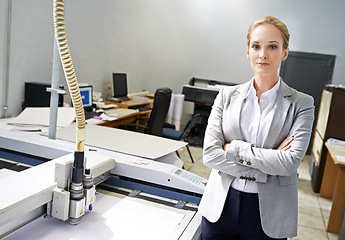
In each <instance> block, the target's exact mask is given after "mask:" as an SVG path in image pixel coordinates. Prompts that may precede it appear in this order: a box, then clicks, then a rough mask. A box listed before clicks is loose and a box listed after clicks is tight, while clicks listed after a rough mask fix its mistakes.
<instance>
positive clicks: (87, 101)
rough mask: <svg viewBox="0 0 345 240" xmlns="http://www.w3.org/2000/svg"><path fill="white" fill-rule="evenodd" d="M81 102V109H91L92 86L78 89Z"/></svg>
mask: <svg viewBox="0 0 345 240" xmlns="http://www.w3.org/2000/svg"><path fill="white" fill-rule="evenodd" d="M79 91H80V95H81V100H82V101H83V107H84V108H89V107H92V86H82V87H79Z"/></svg>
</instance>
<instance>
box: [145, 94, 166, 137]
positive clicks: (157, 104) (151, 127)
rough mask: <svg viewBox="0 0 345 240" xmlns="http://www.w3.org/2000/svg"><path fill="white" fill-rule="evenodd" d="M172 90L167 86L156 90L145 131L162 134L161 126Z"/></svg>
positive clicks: (156, 134) (157, 134)
mask: <svg viewBox="0 0 345 240" xmlns="http://www.w3.org/2000/svg"><path fill="white" fill-rule="evenodd" d="M171 94H172V91H171V89H169V88H159V89H157V90H156V93H155V99H154V102H153V107H152V110H151V115H150V118H149V121H148V122H147V125H146V127H147V128H146V129H145V133H148V134H151V135H155V136H162V132H163V126H164V122H165V119H166V117H167V114H168V110H169V106H170V100H171Z"/></svg>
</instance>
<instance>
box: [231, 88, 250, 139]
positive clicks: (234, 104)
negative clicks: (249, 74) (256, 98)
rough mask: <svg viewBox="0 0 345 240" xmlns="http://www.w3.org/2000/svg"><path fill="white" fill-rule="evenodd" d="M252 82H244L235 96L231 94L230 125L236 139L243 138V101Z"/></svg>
mask: <svg viewBox="0 0 345 240" xmlns="http://www.w3.org/2000/svg"><path fill="white" fill-rule="evenodd" d="M250 84H251V81H249V82H247V83H245V84H243V85H242V86H240V87H239V88H238V89H237V90H236V92H235V93H234V94H233V96H231V101H230V108H229V109H231V113H230V114H231V115H230V126H232V127H231V130H232V131H233V134H234V136H235V139H237V140H243V136H242V132H241V127H240V116H241V109H242V103H243V100H244V98H245V97H246V94H247V92H248V89H249V87H250Z"/></svg>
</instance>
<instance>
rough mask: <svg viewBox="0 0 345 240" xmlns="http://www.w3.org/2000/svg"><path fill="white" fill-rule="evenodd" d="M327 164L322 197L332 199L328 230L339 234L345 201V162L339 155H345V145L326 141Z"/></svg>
mask: <svg viewBox="0 0 345 240" xmlns="http://www.w3.org/2000/svg"><path fill="white" fill-rule="evenodd" d="M325 145H326V148H327V150H328V152H327V158H326V164H325V169H324V174H323V178H322V183H321V189H320V197H323V198H328V199H332V208H331V213H330V216H329V220H328V225H327V232H331V233H336V234H339V231H340V227H341V223H342V219H343V212H344V203H345V162H341V161H338V160H337V158H336V156H337V157H345V146H341V145H335V144H329V143H325Z"/></svg>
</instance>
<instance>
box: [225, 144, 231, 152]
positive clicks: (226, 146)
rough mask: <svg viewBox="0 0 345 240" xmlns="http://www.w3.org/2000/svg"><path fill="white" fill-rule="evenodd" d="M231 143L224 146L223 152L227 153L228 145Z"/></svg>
mask: <svg viewBox="0 0 345 240" xmlns="http://www.w3.org/2000/svg"><path fill="white" fill-rule="evenodd" d="M229 144H230V143H225V144H224V146H223V150H224V151H225V152H226V149H227V148H228V145H229Z"/></svg>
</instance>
